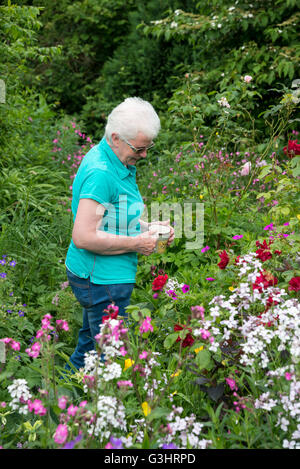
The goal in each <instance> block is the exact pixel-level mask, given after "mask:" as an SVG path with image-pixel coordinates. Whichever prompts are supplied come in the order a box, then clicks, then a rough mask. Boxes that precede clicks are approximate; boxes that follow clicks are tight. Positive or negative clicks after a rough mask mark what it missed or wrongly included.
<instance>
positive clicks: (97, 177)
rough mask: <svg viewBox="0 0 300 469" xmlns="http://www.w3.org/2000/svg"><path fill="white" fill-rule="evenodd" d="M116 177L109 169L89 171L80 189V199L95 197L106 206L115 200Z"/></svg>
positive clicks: (94, 198)
mask: <svg viewBox="0 0 300 469" xmlns="http://www.w3.org/2000/svg"><path fill="white" fill-rule="evenodd" d="M114 192H115V191H114V178H113V176H112V174H111V173H110V172H109V171H106V170H102V169H98V168H94V169H93V170H92V171H89V172H88V174H87V176H86V178H85V180H84V182H83V184H82V186H81V190H80V194H79V199H93V200H96V201H97V202H99V203H100V204H102V205H103V206H104V207H105V208H107V207H108V205H109V204H111V203H113V201H114V198H115V197H114Z"/></svg>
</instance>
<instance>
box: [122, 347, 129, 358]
mask: <svg viewBox="0 0 300 469" xmlns="http://www.w3.org/2000/svg"><path fill="white" fill-rule="evenodd" d="M127 353H128V352H127V350H125V347H123V346H122V347H121V348H120V354H121V355H122V357H125V355H127Z"/></svg>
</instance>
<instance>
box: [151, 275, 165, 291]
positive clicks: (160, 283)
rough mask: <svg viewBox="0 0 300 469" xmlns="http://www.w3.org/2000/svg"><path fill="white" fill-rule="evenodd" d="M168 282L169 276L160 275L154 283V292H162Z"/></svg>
mask: <svg viewBox="0 0 300 469" xmlns="http://www.w3.org/2000/svg"><path fill="white" fill-rule="evenodd" d="M167 280H168V276H167V274H165V275H158V276H157V277H156V278H155V279H154V280H153V282H152V290H153V291H157V290H161V289H162V288H163V286H164V285H165V283H166V282H167Z"/></svg>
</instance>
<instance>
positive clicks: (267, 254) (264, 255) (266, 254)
mask: <svg viewBox="0 0 300 469" xmlns="http://www.w3.org/2000/svg"><path fill="white" fill-rule="evenodd" d="M255 252H256V255H257V257H258V258H259V259H260V260H261V261H263V262H265V261H266V260H268V259H271V258H272V253H271V251H267V250H265V249H257V251H255Z"/></svg>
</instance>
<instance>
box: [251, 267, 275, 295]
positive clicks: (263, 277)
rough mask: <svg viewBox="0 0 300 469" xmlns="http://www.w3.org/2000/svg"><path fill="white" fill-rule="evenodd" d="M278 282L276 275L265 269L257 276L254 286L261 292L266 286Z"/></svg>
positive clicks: (254, 288)
mask: <svg viewBox="0 0 300 469" xmlns="http://www.w3.org/2000/svg"><path fill="white" fill-rule="evenodd" d="M277 283H278V279H277V278H276V277H274V276H273V275H272V274H271V273H270V272H266V271H263V272H261V273H260V274H259V275H258V276H257V277H256V279H255V282H254V284H253V285H252V288H253V290H258V291H259V292H260V293H261V292H262V290H264V289H265V288H268V287H271V286H274V285H277ZM261 284H262V285H261Z"/></svg>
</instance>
